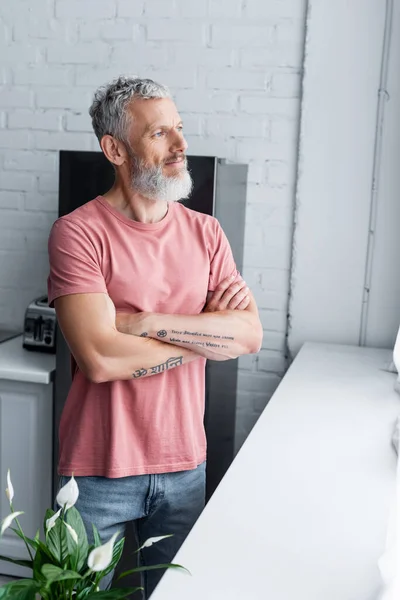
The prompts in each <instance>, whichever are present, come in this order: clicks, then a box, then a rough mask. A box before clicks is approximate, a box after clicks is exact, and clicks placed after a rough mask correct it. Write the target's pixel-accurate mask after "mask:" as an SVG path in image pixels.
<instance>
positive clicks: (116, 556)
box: [102, 538, 125, 577]
mask: <svg viewBox="0 0 400 600" xmlns="http://www.w3.org/2000/svg"><path fill="white" fill-rule="evenodd" d="M124 542H125V538H121V539H120V540H118V542H116V543H115V544H114V548H113V556H112V560H111V562H110V564H109V565H108V567H107V569H105V570H104V571H102V576H103V577H104V576H105V575H108V573H111V571H112V570H113V569H115V567H116V566H117V564H118V562H119V560H120V558H121V556H122V552H123V550H124Z"/></svg>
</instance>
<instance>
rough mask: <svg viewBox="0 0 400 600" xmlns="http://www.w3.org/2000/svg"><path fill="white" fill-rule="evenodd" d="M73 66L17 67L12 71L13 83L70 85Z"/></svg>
mask: <svg viewBox="0 0 400 600" xmlns="http://www.w3.org/2000/svg"><path fill="white" fill-rule="evenodd" d="M72 81H73V67H70V66H64V65H62V66H55V65H52V66H51V67H49V66H48V65H34V66H32V67H30V68H23V67H22V68H18V69H16V70H15V72H14V83H16V84H17V85H31V84H37V85H50V86H55V85H61V86H63V85H71V84H72Z"/></svg>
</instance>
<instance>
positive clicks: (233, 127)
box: [206, 116, 266, 138]
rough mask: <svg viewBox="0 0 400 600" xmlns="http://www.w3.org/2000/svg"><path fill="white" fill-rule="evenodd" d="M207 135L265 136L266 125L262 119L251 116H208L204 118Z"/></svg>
mask: <svg viewBox="0 0 400 600" xmlns="http://www.w3.org/2000/svg"><path fill="white" fill-rule="evenodd" d="M206 133H207V134H208V135H223V136H246V137H255V138H260V137H265V135H266V126H265V123H263V121H262V119H257V118H252V117H242V118H240V119H239V118H237V117H223V116H219V117H208V118H207V120H206Z"/></svg>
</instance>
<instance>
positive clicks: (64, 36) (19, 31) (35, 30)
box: [13, 17, 78, 42]
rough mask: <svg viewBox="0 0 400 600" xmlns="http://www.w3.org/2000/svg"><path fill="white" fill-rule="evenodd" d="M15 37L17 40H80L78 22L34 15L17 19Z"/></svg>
mask: <svg viewBox="0 0 400 600" xmlns="http://www.w3.org/2000/svg"><path fill="white" fill-rule="evenodd" d="M13 39H14V40H15V41H17V42H26V41H27V40H58V41H59V42H61V41H64V42H76V41H77V40H78V33H77V26H76V23H71V22H70V21H65V22H63V21H60V20H56V19H48V20H45V19H43V18H37V17H33V18H30V19H17V20H15V23H14V29H13Z"/></svg>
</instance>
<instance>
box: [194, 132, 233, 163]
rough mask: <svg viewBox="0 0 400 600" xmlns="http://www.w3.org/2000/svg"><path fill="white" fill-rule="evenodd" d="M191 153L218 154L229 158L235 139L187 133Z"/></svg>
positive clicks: (201, 154)
mask: <svg viewBox="0 0 400 600" xmlns="http://www.w3.org/2000/svg"><path fill="white" fill-rule="evenodd" d="M185 139H186V141H187V143H188V145H189V154H193V155H194V156H218V157H220V158H229V157H230V156H232V153H233V147H234V144H233V140H232V139H222V138H221V137H218V136H204V135H201V136H200V135H197V136H196V135H187V136H185Z"/></svg>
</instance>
